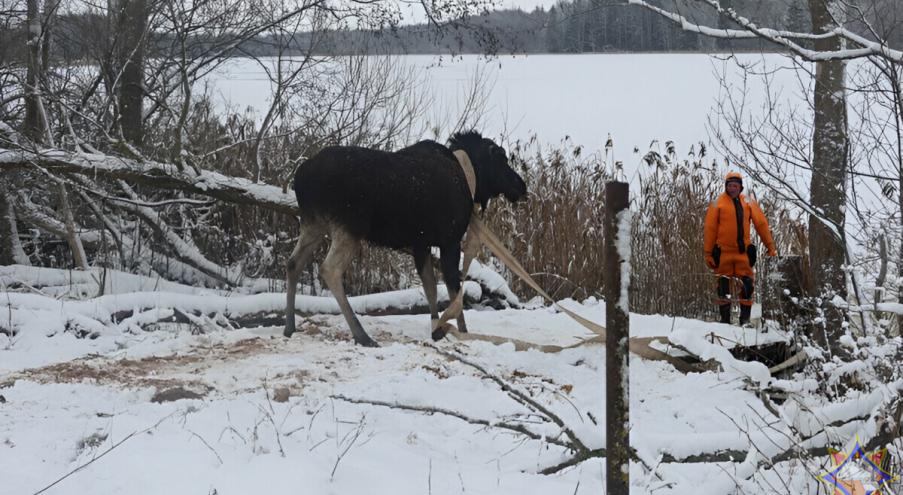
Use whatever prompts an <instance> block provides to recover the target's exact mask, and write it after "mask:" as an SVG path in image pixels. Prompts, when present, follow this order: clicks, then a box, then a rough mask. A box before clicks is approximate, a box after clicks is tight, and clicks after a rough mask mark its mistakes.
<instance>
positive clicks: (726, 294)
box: [703, 172, 778, 325]
mask: <svg viewBox="0 0 903 495" xmlns="http://www.w3.org/2000/svg"><path fill="white" fill-rule="evenodd" d="M742 192H743V177H742V176H741V175H740V173H739V172H729V173H728V174H727V176H725V178H724V193H722V194H721V195H719V196H718V198H716V199H715V201H713V202H712V203H711V204H710V205H709V209H708V211H707V212H706V215H705V236H704V241H703V250H704V252H705V262H706V264H707V265H708V266H709V268H711V269H712V270H715V274H716V275H718V276H719V277H718V296H719V299H720V300H721V301H727V302H726V303H722V304H720V306H719V308H718V309H719V311H720V313H721V322H722V323H728V324H729V323H730V322H731V305H730V299H729V298H730V296H731V289H730V287H731V279H732V278H735V279H738V280H740V282H741V283H742V289H741V295H740V325H745V324H747V323H749V316H750V313H751V312H752V293H753V286H754V283H753V280H754V277H755V274H754V272H753V268H752V267H753V265H755V263H756V247H755V246H754V245H752V243H751V242H750V239H749V224H750V223H752V224H753V225H755V227H756V232H758V234H759V238H760V239H761V240H762V242H763V243H764V244H765V248H766V249H767V250H768V256H777V254H778V253H777V250H776V249H775V245H774V239H773V238H772V236H771V230H770V229H769V228H768V220H766V219H765V214H764V213H762V209H761V208H759V205H758V203H756V202H755V201H754V200H752V199H749V198H747V197H746V196H745V195H744V194H742Z"/></svg>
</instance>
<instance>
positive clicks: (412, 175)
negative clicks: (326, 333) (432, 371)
mask: <svg viewBox="0 0 903 495" xmlns="http://www.w3.org/2000/svg"><path fill="white" fill-rule="evenodd" d="M460 151H463V152H464V153H466V155H467V157H468V158H469V160H470V162H471V163H472V165H473V174H474V176H475V179H476V181H475V182H476V187H475V190H474V191H471V188H470V186H469V184H468V177H467V176H466V174H465V171H464V168H463V167H462V165H461V164H460V163H459V160H458V159H457V157H456V156H455V152H458V153H459V154H460ZM294 189H295V196H296V197H297V199H298V207H299V213H300V219H301V232H300V235H299V236H298V242H297V244H296V245H295V248H294V250H293V251H292V254H291V256H290V257H289V259H288V260H287V262H286V285H287V290H286V296H287V302H286V312H285V332H284V335H285V336H286V337H291V335H292V334H293V333H294V331H295V291H296V290H297V287H296V286H297V283H298V277H299V276H300V274H301V272H302V271H303V270H304V269H305V268H306V267H307V265H308V264H309V263H310V261H311V258H312V257H313V255H314V253H315V252H316V250H317V248H318V247H319V246H320V245H321V244H322V243H323V242H324V240H325V238H326V237H327V236H328V237H329V239H330V244H329V249H328V251H327V254H326V259H325V260H324V261H323V264H322V265H321V267H320V274H321V276H322V278H323V280H324V281H325V282H326V286H327V287H328V288H329V290H330V291H331V292H332V294H333V296H334V297H335V299H336V301H337V302H338V304H339V308H340V310H341V312H342V315H343V316H344V317H345V321H346V322H347V323H348V326H349V327H350V328H351V333H352V335H353V337H354V342H355V343H357V344H358V345H362V346H366V347H376V346H377V343H376V342H375V341H374V340H373V339H371V338H370V336H369V335H367V333H366V332H365V331H364V328H363V326H361V323H360V321H359V320H358V318H357V316H355V314H354V311H353V310H352V308H351V304H350V303H349V302H348V297H347V296H346V295H345V289H344V286H343V283H342V275H343V273H344V272H345V270H346V268H347V267H348V266H349V264H350V263H351V261H352V260H353V259H354V257H355V256H356V255H357V254H358V251H359V250H360V246H361V241H362V240H366V241H367V242H369V243H371V244H374V245H379V246H386V247H389V248H393V249H396V250H400V251H401V250H410V251H411V252H412V254H413V256H414V264H415V266H416V268H417V273H418V274H419V275H420V279H421V281H422V282H423V290H424V293H425V294H426V298H427V302H428V303H429V308H430V314H431V316H432V318H433V319H437V318H438V316H439V313H438V306H437V303H436V278H435V274H434V273H433V266H432V262H431V260H430V249H431V248H432V247H438V248H439V264H440V267H441V270H442V276H443V277H444V279H445V285H446V287H447V288H448V294H449V298H450V300H454V299H455V298H456V297H457V294H458V291H460V290H461V272H460V269H459V264H460V259H461V241H462V238H463V237H464V234H465V232H466V231H467V227H468V225H469V223H470V217H471V214H472V212H473V210H474V206H475V205H479V206H480V207H481V208H482V209H483V210H485V208H486V206H487V205H488V203H489V200H490V199H492V198H494V197H497V196H501V195H504V196H505V197H506V198H507V199H508V200H509V201H512V202H515V201H517V200H518V199H520V198H522V197H524V196H525V195H526V193H527V186H526V184H525V183H524V181H523V179H522V178H521V177H520V175H518V173H517V172H515V171H514V169H512V168H511V166H510V165H509V164H508V156H507V154H506V152H505V150H504V148H502V147H500V146H498V145H497V144H495V143H494V142H493V141H492V140H490V139H487V138H484V137H483V136H481V135H480V134H479V133H478V132H476V131H468V132H459V133H456V134H454V135H453V136H452V137H451V138H449V141H448V146H443V145H442V144H439V143H437V142H435V141H432V140H425V141H420V142H418V143H416V144H413V145H411V146H408V147H406V148H402V149H400V150H398V151H395V152H386V151H381V150H375V149H369V148H362V147H355V146H329V147H326V148H324V149H322V150H321V151H320V152H318V153H317V154H315V155H314V156H312V157H311V158H309V159H307V160H306V161H304V162H303V163H302V164H301V165H300V166H299V167H298V169H297V171H296V172H295V179H294ZM457 321H458V327H459V330H460V331H462V332H466V331H467V328H466V325H465V322H464V316H463V314H461V315H459V316H458V318H457ZM433 337H434V338H441V336H439V337H437V336H436V335H435V334H434V335H433Z"/></svg>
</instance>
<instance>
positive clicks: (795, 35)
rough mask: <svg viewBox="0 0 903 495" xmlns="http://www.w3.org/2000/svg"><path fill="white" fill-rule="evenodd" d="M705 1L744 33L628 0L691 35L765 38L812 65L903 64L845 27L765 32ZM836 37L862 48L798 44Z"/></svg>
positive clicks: (900, 54) (898, 55)
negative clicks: (884, 61)
mask: <svg viewBox="0 0 903 495" xmlns="http://www.w3.org/2000/svg"><path fill="white" fill-rule="evenodd" d="M699 1H702V2H704V3H706V4H708V5H709V6H711V7H712V8H713V9H715V11H716V12H718V14H719V15H722V16H724V17H726V18H728V19H730V20H732V21H734V22H736V23H737V24H738V25H740V26H741V27H743V28H744V29H724V28H714V27H711V26H705V25H702V24H699V23H696V22H693V21H691V20H690V19H687V17H685V16H682V15H680V14H676V13H674V12H671V11H669V10H666V9H663V8H661V7H657V6H655V5H652V4H651V3H649V2H647V1H646V0H627V3H628V4H630V5H637V6H640V7H643V8H645V9H647V10H650V11H652V12H655V13H656V14H658V15H660V16H662V17H665V18H666V19H669V20H671V21H672V22H674V23H675V24H678V25H679V26H680V28H681V29H683V30H684V31H687V32H691V33H697V34H701V35H703V36H708V37H711V38H722V39H751V38H761V39H764V40H767V41H770V42H772V43H775V44H777V45H780V46H783V47H785V48H787V49H789V50H790V51H791V52H793V53H795V54H797V55H799V56H800V57H802V58H804V59H806V60H808V61H810V62H822V61H826V60H851V59H856V58H863V57H871V56H879V57H882V58H886V59H888V60H890V61H892V62H894V63H898V64H899V63H903V51H900V50H895V49H893V48H890V47H889V46H887V45H886V44H884V43H882V42H878V41H872V40H869V39H867V38H865V37H863V36H861V35H859V34H856V33H854V32H853V31H850V30H849V29H846V28H844V27H842V26H841V27H837V28H835V29H833V30H831V31H829V32H827V33H821V34H814V33H799V32H792V31H779V30H775V29H770V28H762V27H759V26H757V25H756V23H754V22H753V21H751V20H750V19H748V18H746V17H744V16H741V15H739V14H738V13H737V12H736V11H735V10H734V9H726V8H724V7H722V6H721V3H720V2H719V1H718V0H699ZM834 37H841V38H845V39H847V40H849V41H851V42H853V43H855V44H857V45H858V46H859V47H858V48H844V49H840V50H829V51H819V50H813V49H809V48H806V47H804V46H802V45H800V44H799V43H798V42H796V41H794V40H818V39H828V38H834Z"/></svg>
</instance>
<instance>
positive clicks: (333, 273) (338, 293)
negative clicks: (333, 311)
mask: <svg viewBox="0 0 903 495" xmlns="http://www.w3.org/2000/svg"><path fill="white" fill-rule="evenodd" d="M331 237H332V242H331V243H330V245H329V252H328V253H327V254H326V260H324V261H323V269H322V272H321V275H322V277H323V280H324V281H326V286H327V287H329V290H330V292H332V295H333V297H335V300H336V302H338V303H339V309H340V310H341V311H342V316H344V317H345V321H346V322H347V323H348V327H349V328H350V329H351V334H352V335H353V336H354V342H355V343H357V344H359V345H362V346H364V347H379V345H378V344H377V343H376V342H375V341H374V340H373V339H371V338H370V336H369V335H367V332H365V331H364V327H363V326H361V322H360V320H358V319H357V316H356V315H355V314H354V310H353V309H351V303H349V302H348V297H347V296H346V295H345V286H344V284H343V283H342V275H343V274H344V273H345V269H346V268H348V265H349V264H350V263H351V260H352V259H354V256H355V255H357V251H358V248H359V247H360V241H359V240H358V239H356V238H355V237H354V236H352V235H351V234H349V233H348V232H346V231H345V230H343V229H335V230H334V231H333V232H332V234H331Z"/></svg>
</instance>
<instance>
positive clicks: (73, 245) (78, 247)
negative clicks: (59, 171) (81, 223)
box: [57, 182, 88, 270]
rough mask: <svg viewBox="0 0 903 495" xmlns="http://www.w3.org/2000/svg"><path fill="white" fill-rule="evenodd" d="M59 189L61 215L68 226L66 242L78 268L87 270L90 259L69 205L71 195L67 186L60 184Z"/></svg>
mask: <svg viewBox="0 0 903 495" xmlns="http://www.w3.org/2000/svg"><path fill="white" fill-rule="evenodd" d="M57 187H59V195H60V198H59V199H60V213H61V214H62V216H63V222H64V223H65V225H66V242H67V243H69V249H70V250H71V251H72V259H73V261H74V262H75V267H76V268H80V269H82V270H87V269H88V257H87V256H86V255H85V247H84V245H83V244H82V241H81V238H80V237H79V235H78V231H77V230H76V228H75V217H74V216H73V215H72V207H71V206H70V204H69V194H68V193H67V192H66V184H65V183H63V182H60V183H59V184H58V186H57Z"/></svg>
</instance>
